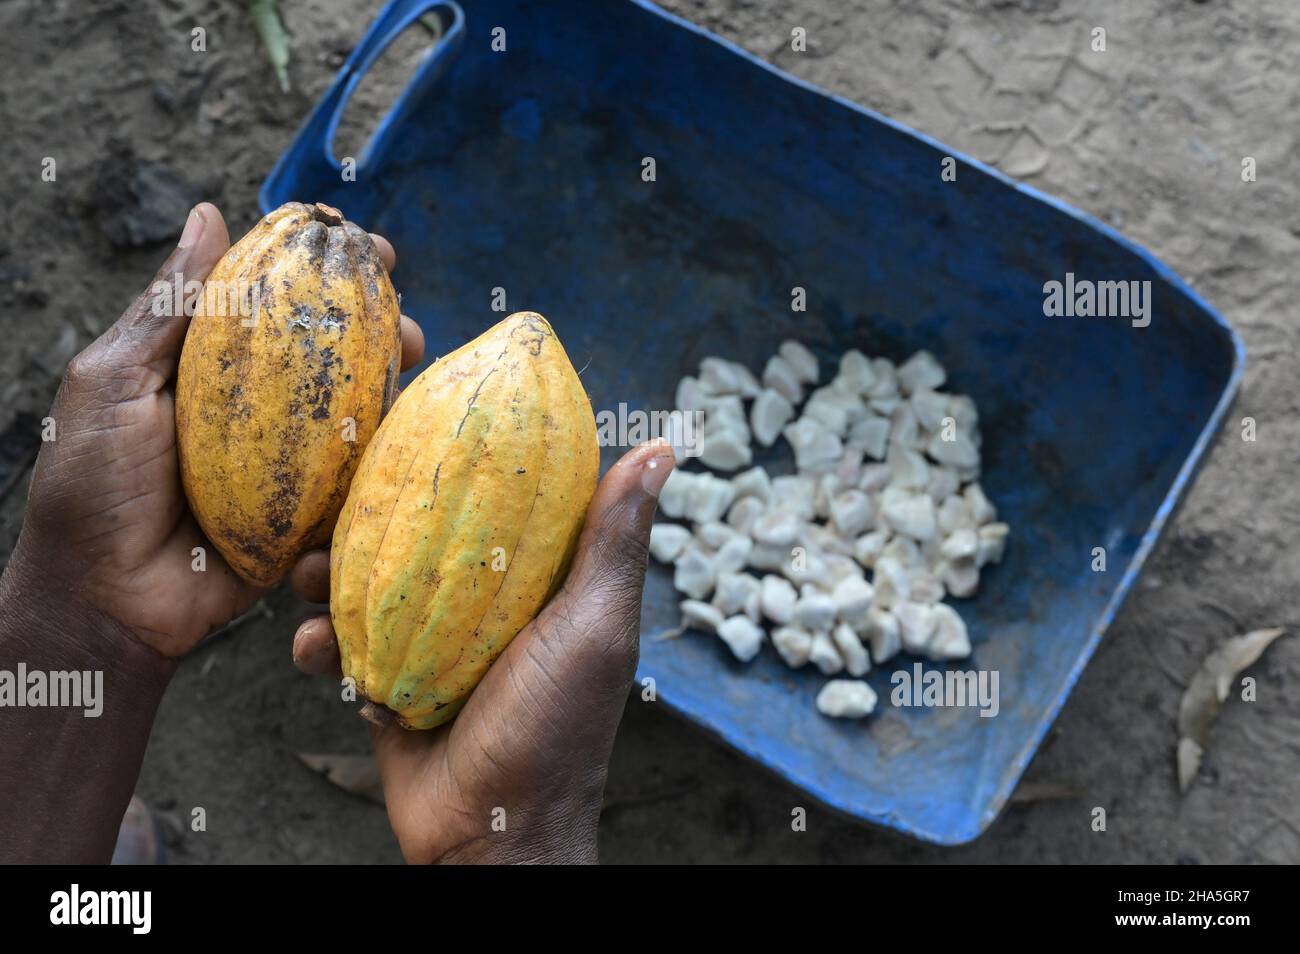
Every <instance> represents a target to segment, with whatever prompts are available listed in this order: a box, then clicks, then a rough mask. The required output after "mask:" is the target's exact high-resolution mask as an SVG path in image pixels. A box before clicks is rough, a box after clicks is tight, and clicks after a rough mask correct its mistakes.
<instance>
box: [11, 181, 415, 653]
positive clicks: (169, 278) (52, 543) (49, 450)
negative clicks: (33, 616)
mask: <svg viewBox="0 0 1300 954" xmlns="http://www.w3.org/2000/svg"><path fill="white" fill-rule="evenodd" d="M374 240H375V244H376V247H377V248H378V250H379V253H380V256H381V258H382V259H383V261H384V264H385V266H386V267H387V268H388V269H389V270H391V269H392V267H393V264H394V254H393V249H392V246H391V245H390V244H389V243H388V242H387V241H386V240H385V239H383V238H381V237H379V236H374ZM229 247H230V237H229V234H228V233H227V231H226V224H225V221H224V220H223V218H222V216H221V213H220V212H219V211H218V210H217V208H216V207H215V206H213V205H211V204H208V203H202V204H200V205H198V206H196V207H195V208H194V210H193V211H192V212H191V213H190V216H189V218H188V219H187V221H186V223H185V228H184V231H183V232H182V234H181V239H180V242H179V243H178V245H177V247H176V250H175V251H174V252H172V254H171V255H170V256H169V257H168V259H167V261H166V262H165V263H164V264H163V266H162V268H161V269H159V271H158V274H157V275H156V276H155V278H154V280H153V281H152V282H150V283H149V285H148V286H147V288H146V290H145V291H144V292H143V293H142V294H141V295H140V297H139V298H137V299H136V300H135V302H134V303H133V304H132V305H131V306H130V307H129V308H127V310H126V311H125V312H124V313H123V315H122V317H121V318H119V319H118V320H117V322H116V323H115V324H114V325H113V326H112V327H111V328H109V329H108V331H106V332H105V333H104V334H103V335H101V336H100V337H99V338H98V339H97V340H96V341H94V342H93V343H92V344H91V345H90V346H89V347H87V348H86V350H84V351H82V352H81V353H80V354H79V355H77V356H76V357H75V358H73V359H72V361H71V362H70V363H69V365H68V370H67V373H66V374H65V376H64V379H63V383H62V385H61V387H60V388H59V393H58V396H57V397H56V398H55V402H54V408H53V410H52V411H51V414H50V416H51V418H52V419H53V422H54V427H55V434H54V437H55V439H54V440H51V441H47V442H46V443H44V444H43V445H42V447H41V451H40V455H39V456H38V458H37V462H36V468H35V472H34V474H33V477H32V485H31V492H30V494H29V496H28V502H27V513H26V517H25V519H24V524H23V530H22V535H21V537H20V538H19V541H18V544H17V546H16V547H15V550H14V554H13V557H12V558H11V560H10V563H9V566H8V568H7V569H6V572H5V584H6V593H7V594H8V595H9V596H10V598H16V599H17V600H18V601H19V602H21V603H23V604H24V605H29V606H30V605H35V606H42V605H44V606H46V607H50V608H53V607H65V606H68V605H70V604H73V605H74V608H75V610H76V611H77V618H78V619H79V620H83V621H84V620H85V618H86V617H92V618H93V617H98V618H102V619H103V620H104V621H105V622H107V623H110V624H115V625H111V626H108V627H102V628H105V629H107V630H108V631H112V632H119V631H124V632H125V634H126V635H127V636H128V637H134V639H135V640H137V641H139V642H140V643H142V644H144V645H145V646H147V647H149V648H151V649H152V650H154V651H156V652H157V653H158V654H161V656H163V657H166V658H167V659H174V658H176V657H179V656H182V655H184V654H185V653H186V652H188V651H189V650H190V649H192V648H193V647H194V646H195V645H196V644H197V643H198V642H199V640H201V639H202V638H203V637H204V636H205V635H206V634H208V633H210V632H212V631H213V630H215V629H217V628H219V627H220V626H222V625H224V624H225V623H227V622H229V621H230V620H231V619H233V618H234V617H235V616H237V615H239V614H240V613H242V612H243V611H244V610H246V609H248V608H249V607H250V606H251V605H252V604H253V603H254V602H255V601H256V600H257V599H258V597H259V596H260V595H261V594H262V592H263V590H261V589H259V588H257V587H255V586H253V585H252V584H249V583H247V582H245V581H244V580H242V579H240V578H239V577H238V576H237V575H236V574H235V573H234V571H233V570H231V569H230V567H229V566H227V564H226V562H225V560H223V559H222V558H221V556H220V554H219V553H218V552H217V550H216V548H214V547H213V546H212V545H211V544H210V543H209V542H208V541H207V539H206V538H205V537H204V535H203V532H202V531H201V530H200V529H199V526H198V524H197V523H196V521H195V519H194V517H193V515H192V514H191V513H190V510H189V506H188V504H187V503H186V500H185V495H184V493H183V491H182V489H181V481H180V472H179V468H178V464H177V456H176V423H175V411H174V398H173V393H172V386H173V383H174V377H175V373H176V365H177V362H178V360H179V358H180V352H181V346H182V344H183V343H184V340H185V332H186V329H187V328H188V327H189V320H190V318H189V315H188V314H186V313H182V314H179V315H177V314H173V313H172V312H173V311H174V307H173V306H172V305H170V301H171V297H170V295H168V296H167V299H166V300H167V301H168V302H169V304H168V306H167V307H166V308H159V309H155V307H154V303H155V300H156V295H155V292H154V289H155V287H157V284H158V283H160V282H161V283H164V284H165V286H166V287H167V288H169V289H170V288H173V287H175V285H174V283H175V282H177V281H178V279H177V276H178V275H179V276H180V277H179V282H180V283H181V285H182V287H185V286H186V285H188V283H190V282H202V281H204V280H205V279H206V278H207V275H208V273H209V272H210V271H211V270H212V267H213V266H214V265H215V264H216V263H217V261H218V260H219V259H220V258H221V257H222V256H223V255H224V254H225V253H226V251H227V250H228V249H229ZM190 300H191V301H195V300H197V298H195V297H193V296H192V297H191V298H190ZM187 310H192V309H187ZM157 311H161V312H163V313H162V314H158V313H156V312H157ZM423 347H424V344H423V337H422V335H421V334H420V330H419V327H418V326H417V325H416V324H415V323H414V322H413V321H411V320H410V319H409V318H406V317H403V318H402V366H403V368H404V369H405V368H406V367H409V366H410V365H412V364H414V363H415V362H416V361H418V360H419V358H420V355H421V353H422V351H423ZM195 547H203V548H204V550H205V552H206V554H207V565H206V569H205V571H204V572H202V573H198V572H195V571H194V570H193V569H192V561H193V555H192V553H193V550H194V548H195Z"/></svg>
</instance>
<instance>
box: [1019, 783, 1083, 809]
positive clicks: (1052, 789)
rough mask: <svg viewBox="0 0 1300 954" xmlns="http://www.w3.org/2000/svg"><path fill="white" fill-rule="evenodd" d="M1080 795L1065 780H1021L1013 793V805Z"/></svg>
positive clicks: (1051, 800)
mask: <svg viewBox="0 0 1300 954" xmlns="http://www.w3.org/2000/svg"><path fill="white" fill-rule="evenodd" d="M1078 795H1079V793H1078V792H1076V791H1075V790H1074V789H1073V788H1071V787H1070V786H1069V785H1066V784H1065V783H1064V782H1021V783H1020V784H1019V785H1017V786H1016V790H1015V791H1014V792H1012V793H1011V799H1010V801H1011V804H1012V805H1029V804H1032V803H1034V802H1054V801H1059V800H1061V799H1066V798H1077V797H1078Z"/></svg>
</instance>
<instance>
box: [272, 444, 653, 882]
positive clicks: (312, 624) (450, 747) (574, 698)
mask: <svg viewBox="0 0 1300 954" xmlns="http://www.w3.org/2000/svg"><path fill="white" fill-rule="evenodd" d="M673 464H674V461H673V453H672V449H671V448H670V447H669V446H668V445H667V444H665V443H662V442H658V441H656V442H651V443H648V444H642V445H640V446H639V447H636V448H634V449H633V450H631V451H629V452H628V453H627V454H625V455H624V456H623V458H622V459H621V460H620V461H619V462H618V463H616V464H615V465H614V466H613V467H612V468H611V469H610V471H609V473H607V474H606V475H605V477H604V479H603V480H602V481H601V482H600V486H599V487H598V488H597V489H596V495H595V497H594V498H593V499H592V501H591V506H590V507H589V508H588V510H587V521H586V525H585V527H584V528H583V532H582V537H581V539H580V540H579V543H578V550H577V554H576V555H575V557H574V561H573V567H572V569H571V570H570V571H569V575H568V578H567V580H566V581H565V584H564V587H563V589H561V590H560V592H559V593H558V594H556V596H555V598H554V599H552V600H551V602H550V603H549V604H548V605H547V606H546V607H545V608H544V609H543V610H542V612H541V614H540V615H539V616H538V617H537V619H535V620H534V621H533V622H532V623H530V624H529V625H528V626H526V627H524V629H523V630H522V631H520V633H519V635H517V636H516V637H515V638H514V640H513V641H512V642H511V643H510V645H509V646H508V647H506V650H505V652H504V653H502V654H501V656H500V657H499V658H498V659H497V660H496V662H495V663H493V665H492V667H491V668H490V669H489V670H488V672H487V675H486V676H485V677H484V678H483V681H482V682H481V683H479V685H478V687H477V688H476V689H475V690H474V693H473V695H471V696H470V699H469V701H468V702H467V703H466V705H465V708H464V709H463V710H461V712H460V714H459V715H458V716H457V718H456V720H455V721H454V722H452V723H450V724H448V725H444V726H440V727H438V728H436V729H431V730H428V731H408V730H406V729H403V728H401V727H400V726H398V725H396V724H395V723H394V724H392V725H389V726H387V727H386V728H383V729H379V728H377V727H374V726H372V727H371V738H372V740H373V741H374V745H375V753H376V758H377V761H378V764H379V771H380V774H381V776H382V777H383V782H384V799H385V802H386V803H387V806H388V818H389V821H390V822H391V823H392V826H393V831H394V833H395V834H396V835H397V840H398V843H399V844H400V846H401V849H402V853H403V855H404V856H405V857H406V859H407V861H409V862H412V863H418V864H427V863H430V862H437V861H547V862H557V861H572V862H594V861H595V860H596V823H597V821H598V819H599V816H600V807H601V797H602V793H603V792H604V788H605V777H606V773H607V771H608V767H609V756H610V752H611V750H612V748H613V745H614V733H615V731H616V730H617V728H618V723H619V720H620V719H621V718H622V715H623V707H624V704H625V703H626V701H627V693H628V689H629V687H630V686H631V683H632V678H633V676H634V674H635V672H636V664H637V658H638V654H639V641H640V633H641V625H640V623H641V590H642V586H643V584H644V582H645V569H646V559H647V546H648V543H649V537H650V525H651V523H652V521H653V519H654V512H655V506H656V504H657V502H658V497H659V491H660V490H661V489H662V487H663V483H664V481H665V480H667V478H668V475H669V473H670V472H671V471H672V468H673ZM292 580H293V584H294V588H295V589H296V590H297V591H298V593H299V595H301V596H302V597H303V598H304V599H307V600H309V601H311V602H317V603H323V602H326V601H327V600H328V599H329V554H328V553H324V552H318V553H314V554H308V555H307V556H305V557H304V558H303V559H302V560H301V561H300V562H299V564H298V565H297V567H295V569H294V571H293V575H292ZM293 654H294V661H295V662H296V663H297V664H298V667H299V668H300V669H302V670H303V671H305V672H309V673H315V674H321V675H334V676H336V677H337V676H341V674H342V673H341V670H340V668H339V653H338V645H337V643H336V641H335V638H334V630H333V627H332V626H331V625H330V619H329V617H328V616H320V617H316V618H314V619H310V620H307V621H306V622H305V623H303V624H302V626H300V627H299V629H298V632H297V633H296V634H295V636H294V644H293ZM502 812H504V816H502V814H501V813H502ZM502 818H503V819H504V823H505V829H504V831H494V830H493V822H494V821H499V820H501V819H502Z"/></svg>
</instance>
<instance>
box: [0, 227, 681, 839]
mask: <svg viewBox="0 0 1300 954" xmlns="http://www.w3.org/2000/svg"><path fill="white" fill-rule="evenodd" d="M375 242H376V245H377V247H378V248H379V251H380V254H381V256H382V257H383V259H384V262H385V264H386V266H387V267H388V268H389V269H390V270H391V269H392V267H393V264H394V255H393V250H392V247H391V245H389V244H388V242H387V241H385V240H384V239H382V238H380V237H378V236H376V237H375ZM229 244H230V242H229V236H228V233H227V231H226V226H225V223H224V221H223V220H222V218H221V214H220V212H218V211H217V209H216V208H215V207H214V206H212V205H208V204H206V203H205V204H203V205H200V206H198V207H197V208H196V209H195V210H194V211H193V212H192V213H191V214H190V218H189V220H188V221H187V223H186V229H185V232H184V234H183V235H182V238H181V242H180V245H179V246H178V248H177V249H176V251H175V252H173V253H172V255H171V256H170V257H169V258H168V260H167V262H166V263H165V264H164V265H163V266H162V268H161V269H160V270H159V272H158V276H157V279H156V280H161V281H170V280H171V278H172V276H173V274H174V273H176V272H181V273H182V274H183V275H184V277H185V279H186V280H187V281H188V280H199V281H202V280H203V279H204V278H205V277H206V276H207V274H208V272H209V271H210V270H211V268H212V266H213V265H214V264H215V263H216V261H217V260H218V259H219V258H220V257H221V255H223V254H224V253H225V251H226V249H227V248H228V247H229ZM152 285H153V282H150V283H149V284H148V285H147V286H146V290H145V292H144V293H143V294H142V295H141V296H140V298H139V299H138V300H137V301H136V302H135V303H134V304H132V305H131V307H129V308H128V309H127V310H126V312H125V313H124V314H123V315H122V317H121V318H120V319H119V320H118V321H117V323H116V324H114V325H113V327H112V328H110V329H109V330H108V331H107V332H105V334H104V335H103V336H101V337H100V338H99V339H98V340H97V341H95V342H94V343H93V344H91V345H90V346H89V347H88V348H87V349H86V350H85V351H83V352H82V353H81V354H79V355H78V356H77V357H76V358H74V359H73V361H72V362H71V364H70V365H69V367H68V371H67V374H66V375H65V377H64V381H63V384H62V386H61V387H60V389H59V393H58V396H57V397H56V399H55V404H54V408H53V410H52V412H51V416H52V417H53V418H54V420H55V424H56V427H57V439H56V440H55V441H53V442H48V443H45V444H43V445H42V447H41V452H40V456H39V458H38V459H37V464H36V470H35V473H34V475H33V478H32V486H31V492H30V495H29V498H28V505H27V513H26V517H25V521H24V524H23V530H22V535H21V536H20V538H19V540H18V545H17V547H16V548H15V550H14V553H13V556H12V558H11V559H10V561H9V564H8V566H7V567H6V568H5V571H4V574H3V576H2V577H0V669H3V670H8V671H11V672H13V671H16V670H17V668H18V665H19V663H25V664H26V665H27V667H28V669H29V670H33V669H40V670H86V669H90V670H102V671H103V672H104V690H103V694H104V711H103V713H102V715H101V716H100V717H99V718H97V719H94V718H85V717H83V715H82V711H81V710H80V709H59V708H6V709H2V710H0V805H2V806H4V809H3V811H2V812H0V862H24V861H26V862H106V861H108V859H109V857H110V856H111V854H112V850H113V844H114V841H115V839H116V836H117V830H118V826H119V824H120V822H121V819H122V815H123V813H124V812H125V810H126V806H127V803H128V801H129V800H130V797H131V792H132V789H133V788H134V786H135V782H136V779H137V777H138V775H139V770H140V763H141V760H142V758H143V755H144V748H145V744H146V742H147V741H148V737H149V731H150V728H151V726H152V722H153V718H154V714H155V712H156V710H157V705H158V702H159V700H160V699H161V698H162V694H163V692H164V691H165V689H166V687H167V684H168V682H169V681H170V679H171V676H172V674H173V673H174V672H175V668H176V665H177V663H178V661H179V660H180V659H181V658H182V657H183V656H184V655H185V654H186V653H188V652H189V651H190V650H191V649H193V648H194V647H195V646H196V645H197V644H198V643H199V642H200V641H201V640H202V639H203V637H204V636H205V635H207V634H208V633H210V632H212V631H213V630H215V629H217V628H219V627H220V626H222V625H224V624H225V623H227V622H229V621H230V620H231V619H233V618H234V617H235V616H237V615H238V614H239V613H241V612H243V611H244V610H246V609H247V608H248V607H250V606H251V605H252V604H253V603H254V602H255V601H256V600H257V599H258V597H259V596H261V595H262V593H263V592H264V591H262V590H259V589H257V588H255V587H252V586H251V585H249V584H247V583H245V582H243V581H242V580H240V579H239V578H238V577H237V576H236V575H235V574H234V573H233V572H232V571H231V570H230V569H229V567H227V566H226V565H225V564H224V562H223V561H222V560H221V557H220V555H219V554H218V553H217V551H216V550H215V548H213V547H212V546H211V545H210V544H209V543H208V542H207V541H206V540H205V539H204V538H203V535H202V533H201V532H200V531H199V529H198V526H197V524H196V523H195V521H194V518H193V516H192V515H191V514H190V513H189V509H188V506H187V505H186V502H185V498H184V495H183V493H182V491H181V486H180V477H179V470H178V465H177V460H176V441H175V437H176V435H175V426H174V414H173V403H172V396H171V394H170V392H169V390H168V386H169V383H170V382H171V380H172V379H173V377H174V375H175V371H176V362H177V359H178V357H179V355H180V349H181V343H182V342H183V340H184V337H185V329H186V327H187V325H188V319H187V318H186V317H185V316H184V315H181V316H155V315H153V314H152V313H151V309H150V303H151V295H150V292H149V288H151V287H152ZM402 345H403V347H402V363H403V367H409V366H410V365H412V364H414V363H416V362H417V361H418V360H419V358H420V356H421V354H422V352H423V339H422V337H421V335H420V332H419V329H418V327H417V326H416V325H415V324H414V322H412V321H411V320H410V319H408V318H405V317H404V318H403V319H402ZM650 458H653V459H654V461H655V464H656V466H655V467H654V468H650V469H648V470H647V462H648V460H649V459H650ZM671 466H672V454H671V452H670V451H669V450H668V449H667V448H665V447H662V446H643V447H641V448H637V449H635V450H633V451H631V452H629V454H628V455H627V456H626V457H625V458H624V459H623V460H622V461H621V462H620V463H619V464H618V465H616V466H615V467H614V468H613V469H612V470H611V472H610V474H609V475H607V476H606V478H605V480H604V481H602V483H601V486H600V489H599V490H598V491H597V494H596V498H595V500H594V501H593V503H592V507H591V511H590V515H589V517H588V527H587V530H586V532H585V534H584V536H583V542H582V545H581V549H580V551H579V554H578V557H577V560H576V561H575V568H574V572H573V573H572V574H571V575H570V582H569V584H568V585H567V586H566V587H565V590H564V591H563V592H562V593H561V594H560V595H559V596H557V597H556V600H555V601H554V602H553V603H552V604H551V605H550V606H549V607H548V608H547V609H546V611H545V612H544V614H543V617H542V618H541V619H539V620H538V621H537V622H536V623H534V624H533V625H532V626H530V627H529V628H528V629H527V630H525V632H524V633H521V634H520V636H519V637H518V638H517V639H516V640H515V642H514V643H513V644H512V645H511V647H510V648H509V650H508V651H507V652H506V654H505V655H503V656H502V658H501V660H500V661H499V662H498V663H497V665H495V666H494V667H493V668H492V670H491V671H490V672H489V673H488V677H487V679H485V680H484V682H483V684H482V686H481V687H480V688H479V690H478V691H477V692H476V693H475V695H474V698H473V700H472V702H471V703H470V704H469V705H467V706H466V708H465V711H464V713H462V715H461V718H460V719H459V720H458V721H457V722H456V723H455V724H454V725H453V726H452V727H449V729H450V731H448V732H435V733H402V730H400V729H396V728H394V729H392V730H389V731H386V732H384V733H383V734H382V735H379V736H378V737H377V739H376V747H377V751H378V753H379V763H380V769H381V772H382V773H383V776H384V785H385V791H386V793H387V797H388V802H389V814H390V818H392V820H393V824H394V829H395V831H396V832H397V836H398V839H399V841H400V842H401V845H402V849H403V851H404V853H405V854H406V857H407V858H408V859H409V860H411V861H414V862H429V861H438V860H448V861H452V860H466V861H468V860H493V861H570V860H571V861H577V860H583V861H594V860H595V822H596V817H597V815H598V813H599V808H600V797H601V792H602V790H603V787H604V778H605V771H606V766H607V763H608V759H609V751H610V747H611V746H612V743H613V737H614V732H615V729H616V728H617V725H618V720H619V718H620V717H621V714H622V709H623V702H624V700H625V697H626V691H627V688H628V686H629V684H630V681H631V678H632V674H633V672H634V670H635V666H636V658H637V633H638V620H639V613H640V598H641V586H642V582H643V580H644V573H645V564H646V545H647V540H648V535H649V528H650V523H651V520H652V517H653V513H654V506H655V500H656V498H657V495H658V488H659V487H661V486H662V479H663V478H664V477H666V476H667V473H668V471H669V470H671ZM647 473H648V474H649V475H650V479H649V480H645V481H643V480H642V475H643V474H647ZM646 487H650V488H651V489H652V491H653V492H651V491H650V490H647V489H646ZM196 546H202V547H204V548H205V551H206V559H207V570H206V572H204V573H196V572H194V571H193V570H192V569H191V560H192V557H191V551H192V549H193V548H194V547H196ZM322 563H323V565H324V567H325V569H324V571H323V572H324V573H328V561H323V560H322V559H321V555H319V554H311V555H308V556H307V557H304V559H303V561H302V562H301V563H300V565H299V566H298V567H297V568H296V569H295V571H294V574H293V577H294V580H295V583H296V584H298V585H299V589H300V591H302V592H304V593H306V594H308V595H309V596H310V597H311V598H313V599H321V598H322V597H321V596H320V594H321V593H322V592H324V593H328V585H327V581H326V584H325V588H324V590H323V591H322V590H321V589H319V585H320V583H321V581H322V580H323V579H324V576H323V575H322V571H321V569H320V564H322ZM313 567H315V569H313ZM327 627H328V618H326V621H325V623H324V624H321V623H320V622H318V621H313V622H310V623H308V624H304V627H303V629H301V630H300V631H299V634H298V636H297V637H296V638H295V642H294V646H295V658H296V659H298V660H299V662H300V665H302V666H304V668H311V666H312V663H310V662H309V661H314V667H315V668H316V669H317V670H323V671H328V670H329V668H330V661H329V659H330V653H329V650H330V647H332V646H333V638H332V633H331V632H330V631H329V630H328V628H327ZM313 634H314V635H313ZM333 660H334V661H333V666H334V667H337V650H336V649H335V650H334V656H333ZM521 712H527V713H529V716H528V718H523V717H522V716H521V715H520V713H521ZM462 726H463V728H462ZM391 733H401V734H397V735H394V734H391ZM439 739H442V740H443V741H441V742H439V741H438V740H439ZM498 806H500V807H504V808H505V810H506V813H507V816H506V817H507V830H506V832H505V833H502V834H493V833H492V831H491V822H492V810H493V809H494V808H496V807H498Z"/></svg>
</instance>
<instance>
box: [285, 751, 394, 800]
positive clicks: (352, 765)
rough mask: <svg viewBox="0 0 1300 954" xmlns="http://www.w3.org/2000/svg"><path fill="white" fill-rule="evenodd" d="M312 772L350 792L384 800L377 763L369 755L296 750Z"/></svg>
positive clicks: (371, 798) (370, 798)
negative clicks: (319, 753) (321, 753)
mask: <svg viewBox="0 0 1300 954" xmlns="http://www.w3.org/2000/svg"><path fill="white" fill-rule="evenodd" d="M298 758H299V759H301V760H302V763H303V765H306V766H307V767H308V768H309V769H311V770H312V771H313V772H319V773H320V774H321V775H324V776H325V778H326V779H328V780H329V781H330V782H332V783H333V784H334V785H337V786H338V787H339V788H341V789H343V790H344V791H345V792H351V793H352V794H353V795H360V796H361V797H362V798H364V799H367V800H368V801H372V802H374V803H375V804H376V805H382V804H384V783H383V781H382V780H381V779H380V777H379V766H378V765H376V764H375V759H374V756H371V755H307V754H304V753H302V752H299V753H298Z"/></svg>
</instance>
